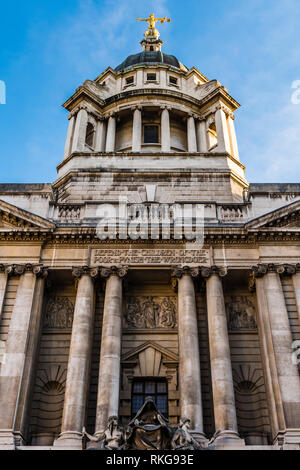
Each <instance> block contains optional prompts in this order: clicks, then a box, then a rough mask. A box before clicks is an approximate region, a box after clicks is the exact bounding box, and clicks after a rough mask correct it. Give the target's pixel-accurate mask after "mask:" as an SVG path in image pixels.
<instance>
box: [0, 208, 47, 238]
mask: <svg viewBox="0 0 300 470" xmlns="http://www.w3.org/2000/svg"><path fill="white" fill-rule="evenodd" d="M54 228H55V224H54V223H53V222H49V221H48V220H47V219H44V218H43V217H40V216H38V215H35V214H32V213H31V212H28V211H26V210H24V209H21V208H20V207H16V206H14V205H12V204H9V203H8V202H5V201H2V200H0V231H2V232H4V231H23V230H30V229H31V230H43V231H49V230H51V229H52V230H53V229H54Z"/></svg>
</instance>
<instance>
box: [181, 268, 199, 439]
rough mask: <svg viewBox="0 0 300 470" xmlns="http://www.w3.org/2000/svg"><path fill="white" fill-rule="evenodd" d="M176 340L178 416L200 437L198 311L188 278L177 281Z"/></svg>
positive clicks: (186, 276)
mask: <svg viewBox="0 0 300 470" xmlns="http://www.w3.org/2000/svg"><path fill="white" fill-rule="evenodd" d="M178 340H179V357H180V363H179V390H180V411H181V416H184V417H186V418H189V419H190V420H191V427H192V429H193V430H194V431H196V432H198V433H203V414H202V397H201V376H200V352H199V338H198V325H197V310H196V299H195V290H194V283H193V279H192V277H191V276H190V275H184V276H183V277H182V278H181V279H179V280H178Z"/></svg>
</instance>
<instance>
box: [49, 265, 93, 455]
mask: <svg viewBox="0 0 300 470" xmlns="http://www.w3.org/2000/svg"><path fill="white" fill-rule="evenodd" d="M73 275H74V276H75V278H77V279H78V287H77V294H76V302H75V309H74V318H73V326H72V337H71V345H70V353H69V362H68V371H67V380H66V391H65V401H64V410H63V418H62V426H61V434H60V437H59V439H58V440H57V441H56V442H55V446H72V447H79V448H81V445H82V428H83V426H84V424H85V423H84V421H85V413H86V404H87V391H88V385H89V371H90V360H91V348H92V332H93V318H94V282H93V280H94V279H95V278H96V277H97V276H98V269H97V268H95V269H90V268H88V267H87V266H84V267H83V268H74V270H73Z"/></svg>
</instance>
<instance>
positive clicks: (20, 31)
mask: <svg viewBox="0 0 300 470" xmlns="http://www.w3.org/2000/svg"><path fill="white" fill-rule="evenodd" d="M152 11H153V12H154V13H155V14H157V15H162V16H165V15H168V16H170V17H171V19H172V22H171V23H170V24H165V25H160V26H159V30H160V32H161V39H162V40H163V41H164V42H165V44H164V46H163V47H164V51H165V52H168V53H171V54H175V55H176V56H177V57H178V58H179V60H181V61H182V62H183V63H184V64H185V65H187V66H188V67H192V66H193V65H195V66H196V67H197V68H198V69H199V70H200V71H201V72H202V73H204V75H206V76H207V77H208V78H209V79H214V78H216V79H218V80H219V81H220V82H221V83H222V85H224V86H225V87H226V88H227V89H228V91H229V93H230V94H231V95H232V96H233V97H234V98H235V99H236V100H237V101H239V102H240V103H241V104H242V108H240V109H239V110H238V111H237V113H236V117H237V119H236V121H235V123H236V128H237V135H238V141H239V148H240V154H241V160H242V162H243V163H244V164H245V165H246V166H247V172H246V176H247V179H248V180H249V181H250V182H300V165H299V160H300V99H299V97H300V93H299V94H298V93H297V90H296V89H293V88H292V85H293V83H294V82H295V81H297V80H299V81H300V35H299V24H300V2H299V0H214V1H213V2H208V1H207V0H185V1H183V0H160V1H159V0H152V1H150V0H63V1H62V0H60V1H59V0H51V1H50V0H43V1H40V0H39V1H37V0H26V1H25V0H24V1H21V0H15V2H5V5H4V2H3V1H2V2H1V28H0V38H1V48H0V80H2V81H4V82H5V84H6V91H7V98H6V99H7V103H6V104H5V105H3V104H0V159H1V166H0V168H1V169H0V182H16V183H19V182H31V183H34V182H53V181H54V180H55V178H56V165H57V164H58V163H59V162H60V161H61V159H62V155H63V148H64V140H65V135H66V131H67V125H68V121H67V113H66V111H65V110H64V109H63V108H62V107H61V104H62V103H63V102H64V101H65V100H66V99H67V98H68V97H69V96H70V95H71V94H72V93H73V92H74V90H75V89H76V88H77V87H78V86H79V85H80V84H81V83H82V82H83V81H84V80H85V79H87V78H90V79H93V78H95V77H96V76H97V75H99V74H100V73H101V72H102V71H103V70H104V69H105V68H106V67H107V66H109V65H110V66H112V67H114V66H116V65H118V64H119V63H120V62H122V61H123V59H124V58H125V57H126V56H127V55H129V54H132V53H135V52H138V51H139V50H140V44H139V42H140V40H141V39H142V37H143V32H144V29H145V25H144V23H137V22H136V21H135V20H136V18H137V17H138V16H139V15H140V16H144V15H147V16H148V14H149V13H151V12H152ZM299 84H300V82H299ZM299 84H298V85H299ZM293 93H294V100H292V96H293ZM292 101H294V102H295V103H297V102H298V101H299V104H293V102H292Z"/></svg>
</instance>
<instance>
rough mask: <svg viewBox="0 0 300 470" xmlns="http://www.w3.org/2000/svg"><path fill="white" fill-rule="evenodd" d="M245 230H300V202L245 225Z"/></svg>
mask: <svg viewBox="0 0 300 470" xmlns="http://www.w3.org/2000/svg"><path fill="white" fill-rule="evenodd" d="M245 228H247V229H248V230H249V231H252V230H260V229H263V230H267V231H272V230H276V229H280V230H292V231H297V230H300V201H295V202H293V203H291V204H288V205H287V206H284V207H280V208H279V209H276V210H274V211H272V212H268V213H267V214H264V215H262V216H260V217H257V218H256V219H253V220H250V221H249V222H248V223H247V224H245Z"/></svg>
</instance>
